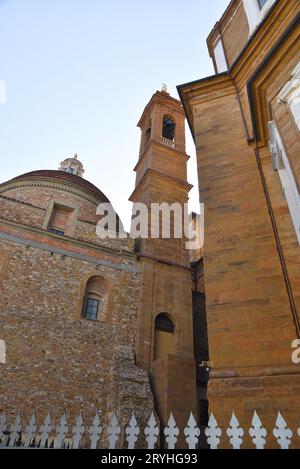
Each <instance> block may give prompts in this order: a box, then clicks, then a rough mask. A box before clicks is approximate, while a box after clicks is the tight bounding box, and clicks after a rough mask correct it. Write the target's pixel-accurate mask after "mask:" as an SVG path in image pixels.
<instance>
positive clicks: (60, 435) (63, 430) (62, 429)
mask: <svg viewBox="0 0 300 469" xmlns="http://www.w3.org/2000/svg"><path fill="white" fill-rule="evenodd" d="M67 432H68V422H67V417H66V415H65V414H64V415H63V416H62V417H61V419H60V421H59V423H58V425H57V427H56V437H55V439H54V448H63V447H64V442H65V438H66V434H67Z"/></svg>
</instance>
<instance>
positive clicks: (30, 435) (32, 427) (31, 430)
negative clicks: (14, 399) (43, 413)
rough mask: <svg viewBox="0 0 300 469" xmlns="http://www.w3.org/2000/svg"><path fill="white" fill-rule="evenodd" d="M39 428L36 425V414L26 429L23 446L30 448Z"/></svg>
mask: <svg viewBox="0 0 300 469" xmlns="http://www.w3.org/2000/svg"><path fill="white" fill-rule="evenodd" d="M36 430H37V426H36V423H35V414H34V413H33V414H32V416H31V419H30V422H29V424H28V425H27V426H26V427H25V432H24V435H23V446H24V447H25V448H28V447H29V446H30V444H31V442H32V441H33V439H34V437H35V433H36Z"/></svg>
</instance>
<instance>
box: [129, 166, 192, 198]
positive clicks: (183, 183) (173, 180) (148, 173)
mask: <svg viewBox="0 0 300 469" xmlns="http://www.w3.org/2000/svg"><path fill="white" fill-rule="evenodd" d="M151 176H154V177H159V178H161V179H163V180H166V179H167V180H168V181H169V182H171V183H174V184H177V185H180V186H182V187H183V188H184V189H185V190H186V191H187V192H189V191H190V190H191V189H192V188H193V186H192V184H189V183H188V182H186V181H183V180H182V179H177V178H174V177H173V176H169V175H168V174H165V173H161V172H160V171H156V170H154V169H151V168H149V169H147V170H146V171H145V174H144V175H143V176H142V178H141V180H140V182H139V183H138V185H137V186H136V188H135V189H134V191H133V193H132V194H131V196H130V197H129V201H130V202H136V195H137V194H138V192H139V191H140V190H141V189H142V187H143V185H145V184H149V183H150V180H151Z"/></svg>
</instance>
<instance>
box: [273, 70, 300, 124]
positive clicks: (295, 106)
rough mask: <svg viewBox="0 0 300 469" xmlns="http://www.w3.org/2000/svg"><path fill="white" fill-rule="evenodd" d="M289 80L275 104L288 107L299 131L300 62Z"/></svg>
mask: <svg viewBox="0 0 300 469" xmlns="http://www.w3.org/2000/svg"><path fill="white" fill-rule="evenodd" d="M291 77H292V78H291V80H289V81H288V82H287V83H286V84H285V85H284V87H283V88H282V90H281V91H280V93H279V95H278V97H277V103H285V104H287V105H288V106H289V107H290V110H291V113H292V114H293V116H294V119H295V122H296V125H297V127H298V129H299V130H300V62H299V63H298V64H297V65H296V67H295V68H294V69H293V71H292V73H291Z"/></svg>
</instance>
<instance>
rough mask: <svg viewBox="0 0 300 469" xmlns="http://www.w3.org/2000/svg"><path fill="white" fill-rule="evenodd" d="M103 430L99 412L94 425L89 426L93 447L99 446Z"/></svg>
mask: <svg viewBox="0 0 300 469" xmlns="http://www.w3.org/2000/svg"><path fill="white" fill-rule="evenodd" d="M101 432H102V427H101V425H100V417H99V412H97V413H96V415H95V418H94V420H93V423H92V425H91V426H90V428H89V434H90V440H91V449H96V448H97V443H98V441H99V439H100V435H101Z"/></svg>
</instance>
